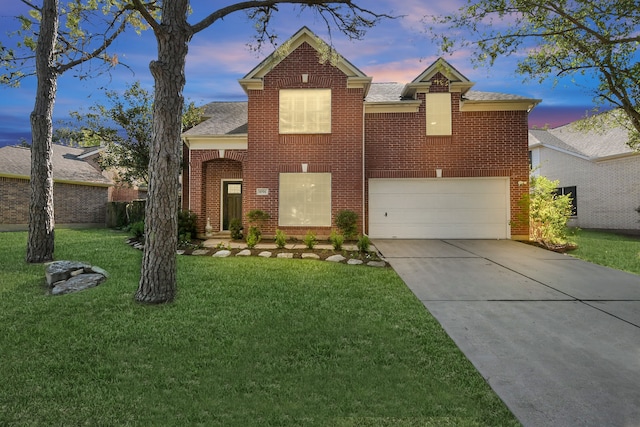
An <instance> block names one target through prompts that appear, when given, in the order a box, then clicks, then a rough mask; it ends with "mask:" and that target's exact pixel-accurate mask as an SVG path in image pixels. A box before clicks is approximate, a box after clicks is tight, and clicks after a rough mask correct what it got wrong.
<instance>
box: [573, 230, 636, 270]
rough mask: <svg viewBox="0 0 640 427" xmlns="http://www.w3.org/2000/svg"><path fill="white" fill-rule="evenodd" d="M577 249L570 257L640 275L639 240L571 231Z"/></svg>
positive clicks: (602, 233)
mask: <svg viewBox="0 0 640 427" xmlns="http://www.w3.org/2000/svg"><path fill="white" fill-rule="evenodd" d="M570 237H571V240H573V241H575V242H576V243H577V244H578V249H576V250H574V251H571V252H569V254H570V255H573V256H575V257H576V258H580V259H583V260H585V261H589V262H593V263H594V264H600V265H605V266H607V267H611V268H615V269H617V270H623V271H628V272H630V273H635V274H640V238H638V237H629V236H621V235H618V234H612V233H605V232H600V231H591V230H572V232H571V236H570Z"/></svg>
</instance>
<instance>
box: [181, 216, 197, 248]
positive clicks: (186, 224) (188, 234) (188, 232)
mask: <svg viewBox="0 0 640 427" xmlns="http://www.w3.org/2000/svg"><path fill="white" fill-rule="evenodd" d="M197 219H198V217H197V215H196V214H195V213H193V212H192V211H190V210H181V211H180V212H178V240H180V241H182V242H185V241H191V238H192V237H194V236H195V235H196V232H197V231H196V222H197Z"/></svg>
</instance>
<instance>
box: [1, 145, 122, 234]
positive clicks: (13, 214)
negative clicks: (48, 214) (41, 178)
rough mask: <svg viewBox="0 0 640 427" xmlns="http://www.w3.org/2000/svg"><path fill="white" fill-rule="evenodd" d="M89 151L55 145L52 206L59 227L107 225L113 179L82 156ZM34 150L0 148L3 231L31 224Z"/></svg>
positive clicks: (53, 153) (21, 228)
mask: <svg viewBox="0 0 640 427" xmlns="http://www.w3.org/2000/svg"><path fill="white" fill-rule="evenodd" d="M85 152H86V149H82V148H72V147H67V146H62V145H56V144H53V148H52V157H51V159H52V163H53V181H54V185H53V203H54V215H55V225H56V227H72V226H83V227H84V226H100V227H104V226H105V215H106V204H107V200H108V192H109V187H110V186H111V185H112V182H111V180H110V179H108V178H105V177H104V176H103V175H102V174H101V173H100V171H99V170H98V169H96V167H95V166H93V165H92V164H91V163H90V162H87V161H85V160H83V159H82V158H81V157H82V155H83V154H84V153H85ZM30 176H31V150H30V149H29V148H24V147H2V148H0V230H4V231H6V230H25V229H27V228H28V223H29V199H30V193H31V188H30V185H29V180H30Z"/></svg>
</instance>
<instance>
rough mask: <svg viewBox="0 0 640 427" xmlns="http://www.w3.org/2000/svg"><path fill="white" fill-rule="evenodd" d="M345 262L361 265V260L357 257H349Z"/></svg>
mask: <svg viewBox="0 0 640 427" xmlns="http://www.w3.org/2000/svg"><path fill="white" fill-rule="evenodd" d="M347 264H349V265H361V264H362V260H359V259H355V258H354V259H350V260H349V261H347Z"/></svg>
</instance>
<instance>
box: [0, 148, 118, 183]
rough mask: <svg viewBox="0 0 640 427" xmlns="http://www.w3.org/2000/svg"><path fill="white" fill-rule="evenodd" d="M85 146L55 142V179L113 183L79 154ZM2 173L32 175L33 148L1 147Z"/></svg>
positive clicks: (0, 163) (53, 157)
mask: <svg viewBox="0 0 640 427" xmlns="http://www.w3.org/2000/svg"><path fill="white" fill-rule="evenodd" d="M84 152H85V149H83V148H73V147H67V146H64V145H57V144H53V146H52V155H51V162H52V163H53V179H54V181H68V182H77V183H82V182H86V183H87V184H101V185H109V184H112V182H111V180H110V179H108V178H106V177H104V176H103V175H102V174H101V173H100V172H99V171H98V170H97V169H95V168H94V167H93V166H91V165H90V164H89V163H87V162H85V161H84V160H81V159H78V156H79V155H81V154H82V153H84ZM0 175H10V176H16V177H24V178H29V177H30V176H31V150H30V149H29V148H25V147H2V148H0Z"/></svg>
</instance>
